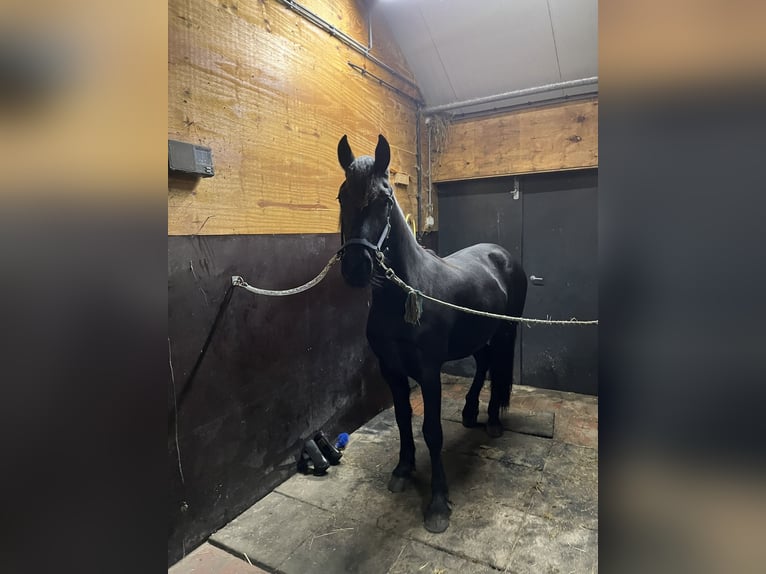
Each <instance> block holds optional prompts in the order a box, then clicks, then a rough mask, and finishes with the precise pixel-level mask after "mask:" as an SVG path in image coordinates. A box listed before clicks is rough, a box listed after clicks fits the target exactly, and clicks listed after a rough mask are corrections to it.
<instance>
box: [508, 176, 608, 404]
mask: <svg viewBox="0 0 766 574" xmlns="http://www.w3.org/2000/svg"><path fill="white" fill-rule="evenodd" d="M597 186H598V173H597V171H596V170H584V171H578V172H563V173H553V174H542V175H535V176H528V177H526V178H524V179H523V180H522V185H521V195H522V201H523V205H524V217H523V244H522V245H523V249H522V254H523V257H522V261H523V264H524V269H525V270H526V272H527V278H528V279H529V289H528V291H527V303H526V307H525V309H524V315H525V316H527V317H541V318H545V317H546V316H550V317H551V318H555V319H569V318H571V317H576V318H578V319H595V318H597V315H598V287H597V285H598V268H597V265H598V252H597V250H598V230H597V216H598V204H597ZM597 330H598V327H594V326H581V327H576V326H542V325H541V326H533V327H531V328H527V327H524V328H523V332H524V350H523V364H522V382H523V384H525V385H531V386H535V387H543V388H548V389H558V390H563V391H573V392H577V393H587V394H594V395H595V394H598V379H597V363H598V332H597Z"/></svg>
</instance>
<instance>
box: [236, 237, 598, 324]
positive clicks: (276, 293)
mask: <svg viewBox="0 0 766 574" xmlns="http://www.w3.org/2000/svg"><path fill="white" fill-rule="evenodd" d="M375 259H376V262H377V264H378V265H379V266H380V268H381V269H382V270H383V273H384V275H385V277H386V279H388V280H389V281H391V283H393V284H394V285H396V286H397V287H399V288H400V289H402V290H403V291H404V292H405V293H406V294H407V299H406V301H405V303H404V320H405V321H406V322H407V323H410V324H412V325H418V324H419V323H420V316H421V315H422V314H423V299H428V300H429V301H432V302H433V303H436V304H438V305H443V306H444V307H449V308H450V309H454V310H455V311H462V312H463V313H470V314H471V315H479V316H480V317H487V318H490V319H499V320H500V321H511V322H515V323H526V324H529V325H598V321H597V320H596V321H578V320H577V319H575V318H574V317H572V318H571V319H566V320H560V319H558V320H557V319H530V318H527V317H513V316H511V315H499V314H497V313H489V312H488V311H478V310H477V309H471V308H469V307H463V306H461V305H455V304H454V303H449V302H447V301H442V300H441V299H437V298H436V297H431V296H430V295H426V294H425V293H423V292H422V291H419V290H418V289H415V288H414V287H412V286H410V285H408V284H407V283H405V282H404V281H403V280H402V279H401V278H400V277H399V276H398V275H397V274H396V272H395V271H394V270H393V269H391V268H390V267H389V266H388V265H386V264H385V262H384V256H383V252H382V251H379V250H378V251H376V252H375ZM338 261H340V256H339V255H338V254H337V253H336V254H335V255H333V256H332V257H331V258H330V260H329V261H328V262H327V265H325V266H324V269H322V270H321V271H320V272H319V275H317V276H316V277H314V278H313V279H312V280H311V281H309V282H307V283H304V284H303V285H300V286H298V287H293V288H292V289H284V290H272V289H260V288H258V287H253V286H252V285H249V284H248V283H247V281H245V280H244V279H243V278H242V277H240V276H239V275H234V276H232V278H231V284H232V285H233V286H234V287H241V288H242V289H245V290H246V291H250V292H251V293H255V294H256V295H267V296H270V297H285V296H287V295H295V294H297V293H302V292H303V291H308V290H309V289H311V288H312V287H315V286H316V285H318V284H319V283H320V282H321V281H322V280H323V279H324V278H325V277H326V276H327V274H328V273H329V272H330V268H331V267H332V266H333V265H335V264H336V263H337V262H338Z"/></svg>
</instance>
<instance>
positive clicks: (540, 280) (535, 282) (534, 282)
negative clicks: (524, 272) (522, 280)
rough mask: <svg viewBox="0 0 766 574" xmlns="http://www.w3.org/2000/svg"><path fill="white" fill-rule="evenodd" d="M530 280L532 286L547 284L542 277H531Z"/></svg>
mask: <svg viewBox="0 0 766 574" xmlns="http://www.w3.org/2000/svg"><path fill="white" fill-rule="evenodd" d="M529 280H530V281H531V282H532V285H543V284H544V283H545V281H544V279H543V278H542V277H536V276H535V275H530V276H529Z"/></svg>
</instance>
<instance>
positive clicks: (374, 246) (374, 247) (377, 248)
mask: <svg viewBox="0 0 766 574" xmlns="http://www.w3.org/2000/svg"><path fill="white" fill-rule="evenodd" d="M393 206H394V198H393V197H392V196H390V195H389V196H388V214H387V215H386V226H385V227H384V228H383V231H381V232H380V237H379V238H378V242H377V243H372V242H370V241H368V240H366V239H364V238H362V237H354V238H352V239H349V240H348V241H344V239H345V237H344V235H343V230H342V229H341V241H342V242H343V245H341V246H340V249H338V251H337V253H338V255H340V256H341V257H342V256H343V252H344V251H345V249H346V247H348V246H349V245H361V246H362V247H366V248H367V249H369V250H371V251H372V252H373V253H380V252H381V250H382V249H383V245H384V244H385V243H386V240H387V239H388V236H389V235H390V234H391V209H392V208H393Z"/></svg>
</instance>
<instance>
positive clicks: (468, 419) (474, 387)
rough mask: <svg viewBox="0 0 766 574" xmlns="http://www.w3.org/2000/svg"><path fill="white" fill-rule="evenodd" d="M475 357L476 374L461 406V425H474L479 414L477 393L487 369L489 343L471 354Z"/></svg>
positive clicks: (484, 378)
mask: <svg viewBox="0 0 766 574" xmlns="http://www.w3.org/2000/svg"><path fill="white" fill-rule="evenodd" d="M473 357H474V359H476V374H475V375H474V377H473V383H472V384H471V388H470V390H469V391H468V394H467V395H466V396H465V406H464V407H463V426H464V427H468V428H470V427H475V426H476V424H477V423H476V420H477V418H478V416H479V393H481V388H482V387H483V386H484V381H485V380H486V378H487V370H488V369H489V345H485V346H484V347H482V348H481V349H479V350H478V351H476V353H474V355H473Z"/></svg>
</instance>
